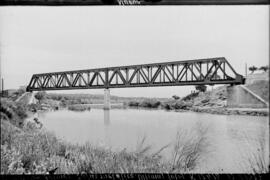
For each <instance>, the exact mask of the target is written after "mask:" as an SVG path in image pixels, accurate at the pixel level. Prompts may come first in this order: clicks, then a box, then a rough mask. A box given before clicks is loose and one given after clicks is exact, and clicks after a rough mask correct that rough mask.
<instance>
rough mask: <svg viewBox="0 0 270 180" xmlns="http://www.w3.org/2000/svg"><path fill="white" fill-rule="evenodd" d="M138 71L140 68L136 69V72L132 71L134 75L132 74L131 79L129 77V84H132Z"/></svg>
mask: <svg viewBox="0 0 270 180" xmlns="http://www.w3.org/2000/svg"><path fill="white" fill-rule="evenodd" d="M138 71H139V69H138V68H136V69H134V72H133V73H132V75H131V77H130V79H129V81H128V84H131V82H132V80H133V79H134V77H135V75H136V73H137V72H138Z"/></svg>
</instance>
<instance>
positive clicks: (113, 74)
mask: <svg viewBox="0 0 270 180" xmlns="http://www.w3.org/2000/svg"><path fill="white" fill-rule="evenodd" d="M115 74H116V70H114V71H113V73H112V76H111V78H110V80H109V84H111V82H112V80H113V78H114V76H115Z"/></svg>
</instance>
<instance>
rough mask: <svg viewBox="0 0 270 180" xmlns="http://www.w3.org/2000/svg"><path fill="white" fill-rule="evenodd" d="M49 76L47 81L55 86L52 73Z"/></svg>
mask: <svg viewBox="0 0 270 180" xmlns="http://www.w3.org/2000/svg"><path fill="white" fill-rule="evenodd" d="M49 76H50V78H49V81H50V82H51V83H52V84H53V86H54V87H56V83H55V80H54V79H53V76H52V75H49Z"/></svg>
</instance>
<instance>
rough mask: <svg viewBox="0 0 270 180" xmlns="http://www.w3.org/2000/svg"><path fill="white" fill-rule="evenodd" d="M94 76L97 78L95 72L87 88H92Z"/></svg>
mask: <svg viewBox="0 0 270 180" xmlns="http://www.w3.org/2000/svg"><path fill="white" fill-rule="evenodd" d="M96 76H97V72H95V73H94V75H93V76H92V78H91V80H90V82H89V86H93V82H94V80H95V78H96Z"/></svg>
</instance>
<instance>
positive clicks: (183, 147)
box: [170, 123, 209, 173]
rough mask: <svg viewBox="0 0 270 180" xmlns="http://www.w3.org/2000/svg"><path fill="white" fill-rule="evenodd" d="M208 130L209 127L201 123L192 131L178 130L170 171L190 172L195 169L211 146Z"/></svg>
mask: <svg viewBox="0 0 270 180" xmlns="http://www.w3.org/2000/svg"><path fill="white" fill-rule="evenodd" d="M207 132H208V127H203V126H202V124H201V123H197V124H196V125H195V127H194V128H193V129H191V130H190V131H185V130H182V131H178V133H177V138H176V143H175V145H174V151H173V159H172V166H171V169H170V172H172V173H175V172H179V170H181V172H190V171H192V170H194V169H195V167H196V165H197V164H198V162H199V161H200V159H201V157H202V156H203V153H206V152H207V147H208V146H209V141H208V140H207Z"/></svg>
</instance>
